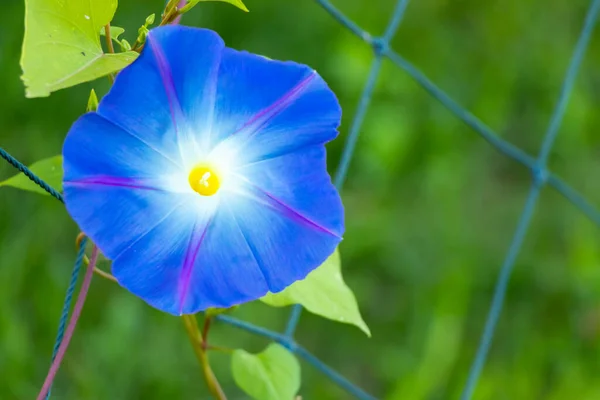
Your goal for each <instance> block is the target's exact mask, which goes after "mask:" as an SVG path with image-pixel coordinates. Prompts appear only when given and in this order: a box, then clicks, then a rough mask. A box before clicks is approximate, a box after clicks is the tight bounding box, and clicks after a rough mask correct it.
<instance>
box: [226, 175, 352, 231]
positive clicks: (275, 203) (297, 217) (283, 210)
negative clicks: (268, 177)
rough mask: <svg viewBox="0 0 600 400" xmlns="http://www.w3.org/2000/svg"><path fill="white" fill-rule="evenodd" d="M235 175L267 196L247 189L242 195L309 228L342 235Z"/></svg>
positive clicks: (239, 176)
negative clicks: (261, 196)
mask: <svg viewBox="0 0 600 400" xmlns="http://www.w3.org/2000/svg"><path fill="white" fill-rule="evenodd" d="M235 175H236V177H238V178H240V179H241V180H243V181H244V182H245V183H246V184H248V185H249V186H250V187H251V188H252V189H254V190H255V191H257V192H259V193H260V194H262V195H264V196H266V197H267V199H261V198H260V197H259V196H257V195H256V194H255V193H253V192H247V191H243V192H240V193H242V194H244V195H246V196H247V197H250V198H252V199H253V200H255V201H257V202H259V203H261V204H263V205H266V206H268V207H269V208H271V209H272V210H274V211H277V212H279V213H280V214H282V215H284V216H285V217H287V218H288V219H291V220H292V221H297V222H300V223H303V224H305V225H308V226H310V227H311V228H314V229H316V230H318V231H321V232H324V233H327V234H329V235H331V236H334V237H336V238H338V239H342V237H341V236H340V235H338V234H337V233H335V232H333V231H332V230H331V229H329V228H327V227H325V226H323V225H321V224H319V223H317V222H315V221H313V220H312V219H310V218H308V217H306V216H304V215H302V214H301V213H300V212H299V211H298V210H296V209H294V208H293V207H291V206H289V205H288V204H286V203H284V202H283V201H281V200H280V199H278V198H277V197H275V196H274V195H272V194H271V193H269V192H267V191H266V190H263V189H261V188H260V187H259V186H256V185H255V184H253V183H252V182H250V181H249V180H248V179H246V178H245V177H243V176H241V175H238V174H235Z"/></svg>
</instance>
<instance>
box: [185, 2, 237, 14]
mask: <svg viewBox="0 0 600 400" xmlns="http://www.w3.org/2000/svg"><path fill="white" fill-rule="evenodd" d="M201 1H221V2H223V3H229V4H232V5H234V6H236V7H237V8H239V9H240V10H242V11H245V12H248V8H247V7H246V5H245V4H244V3H243V2H242V0H190V1H189V2H188V3H187V4H186V5H185V6H183V7H181V10H180V12H181V14H184V13H186V12H188V11H190V10H191V9H192V7H194V6H195V5H196V4H198V3H200V2H201Z"/></svg>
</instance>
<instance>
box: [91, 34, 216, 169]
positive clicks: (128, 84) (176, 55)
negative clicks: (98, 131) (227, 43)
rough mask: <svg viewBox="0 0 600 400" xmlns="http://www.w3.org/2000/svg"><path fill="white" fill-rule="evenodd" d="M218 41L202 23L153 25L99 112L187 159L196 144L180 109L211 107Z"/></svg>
mask: <svg viewBox="0 0 600 400" xmlns="http://www.w3.org/2000/svg"><path fill="white" fill-rule="evenodd" d="M222 46H223V43H222V40H221V39H220V38H219V36H218V35H217V34H216V33H214V32H211V31H209V30H205V29H192V28H184V27H181V26H172V27H168V28H167V27H161V28H156V29H152V30H151V31H150V33H149V34H148V37H147V41H146V46H145V48H144V50H143V51H142V53H141V54H140V56H139V57H138V58H137V59H136V60H135V61H134V62H133V63H132V64H131V65H129V66H128V67H127V68H125V69H124V70H122V71H121V72H120V73H119V74H118V75H117V78H116V80H115V84H114V85H113V87H112V88H111V90H110V91H109V93H108V94H107V95H106V96H105V97H104V98H103V99H102V101H101V102H100V105H99V107H98V113H99V114H100V115H102V116H103V117H105V118H106V119H108V120H110V121H112V122H114V123H115V124H117V125H119V126H121V127H122V128H123V129H124V130H126V131H128V132H131V133H132V134H133V135H136V136H138V137H140V138H141V139H142V140H144V141H145V142H147V143H149V144H150V145H151V146H152V147H154V148H157V149H161V150H162V151H163V152H165V153H166V154H167V155H168V156H169V157H170V158H172V159H175V160H182V159H183V160H184V161H185V162H186V163H187V162H188V159H189V158H191V157H193V154H194V152H195V151H196V150H197V149H196V148H195V142H193V141H192V139H191V136H192V133H193V132H192V131H190V129H189V126H188V125H187V123H186V119H185V117H189V116H190V115H189V114H188V113H187V112H186V113H184V112H183V111H182V110H186V111H189V112H190V113H192V115H193V116H194V117H197V118H200V117H204V116H205V115H207V113H208V111H209V110H212V97H211V96H210V92H211V90H212V91H213V92H214V89H210V87H211V86H214V84H215V83H214V78H213V75H214V74H215V73H216V71H217V67H218V60H219V58H220V47H222ZM191 49H194V50H193V51H195V52H194V53H192V52H191V51H192V50H191ZM184 82H185V84H184ZM206 93H209V95H207V96H206V97H200V96H201V94H205V95H206ZM203 125H206V122H205V121H203Z"/></svg>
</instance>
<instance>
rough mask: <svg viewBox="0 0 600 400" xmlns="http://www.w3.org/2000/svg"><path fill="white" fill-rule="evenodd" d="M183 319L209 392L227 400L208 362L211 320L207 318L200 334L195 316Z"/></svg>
mask: <svg viewBox="0 0 600 400" xmlns="http://www.w3.org/2000/svg"><path fill="white" fill-rule="evenodd" d="M181 318H182V320H183V324H184V326H185V330H186V332H187V334H188V337H189V339H190V343H191V344H192V348H193V349H194V353H195V354H196V358H197V359H198V362H199V363H200V366H201V367H202V373H203V375H204V380H205V381H206V385H207V386H208V390H209V391H210V393H211V394H212V395H213V397H214V398H215V399H217V400H227V397H226V396H225V393H224V392H223V389H222V388H221V385H220V384H219V381H218V380H217V377H216V376H215V374H214V372H213V371H212V368H211V367H210V363H209V361H208V353H207V350H208V349H209V346H208V344H207V341H206V339H207V336H208V331H209V329H210V322H211V318H210V317H206V318H205V319H204V326H203V327H202V333H200V329H199V328H198V324H197V321H196V317H195V316H194V315H191V314H190V315H182V316H181Z"/></svg>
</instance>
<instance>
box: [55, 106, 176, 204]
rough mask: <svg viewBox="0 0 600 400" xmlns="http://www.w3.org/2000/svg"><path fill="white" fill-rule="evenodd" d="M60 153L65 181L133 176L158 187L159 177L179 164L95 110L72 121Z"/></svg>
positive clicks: (114, 179) (166, 174)
mask: <svg viewBox="0 0 600 400" xmlns="http://www.w3.org/2000/svg"><path fill="white" fill-rule="evenodd" d="M63 157H64V159H63V168H64V178H63V179H64V182H65V183H68V182H73V183H74V182H84V181H89V180H92V181H93V180H95V181H99V180H108V181H109V180H111V179H113V181H115V182H116V181H120V182H122V183H123V182H126V181H129V182H131V180H132V179H137V181H138V183H139V181H141V180H145V181H146V186H148V185H149V182H150V181H152V182H153V183H152V185H154V186H155V187H157V188H161V186H165V185H161V183H160V177H161V176H169V175H172V174H175V173H177V172H178V171H179V170H180V168H181V167H180V166H178V164H177V163H176V161H175V160H173V159H171V158H169V156H168V155H166V154H164V153H163V152H162V149H161V148H156V147H154V146H153V145H152V144H150V143H148V142H145V141H143V140H142V139H141V138H140V137H138V136H135V135H133V134H131V133H129V132H128V131H125V130H123V129H122V128H120V127H118V126H117V125H115V124H113V123H112V122H110V121H108V120H107V119H105V118H104V117H102V116H100V115H99V114H96V113H88V114H85V115H83V116H82V117H80V118H79V119H78V120H77V121H76V122H75V123H74V124H73V126H72V127H71V130H70V131H69V133H68V135H67V137H66V139H65V142H64V145H63ZM118 178H121V179H118ZM123 179H125V181H123ZM69 200H71V199H67V201H69Z"/></svg>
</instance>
